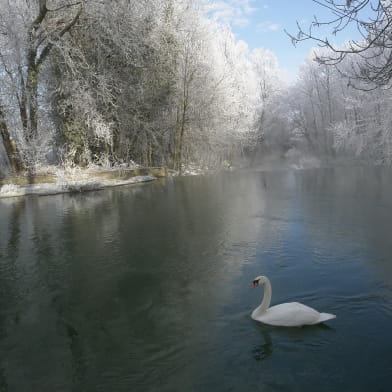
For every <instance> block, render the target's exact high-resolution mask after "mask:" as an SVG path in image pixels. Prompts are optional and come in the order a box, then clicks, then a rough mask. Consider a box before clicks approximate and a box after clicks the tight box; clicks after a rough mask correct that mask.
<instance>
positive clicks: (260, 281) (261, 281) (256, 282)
mask: <svg viewBox="0 0 392 392" xmlns="http://www.w3.org/2000/svg"><path fill="white" fill-rule="evenodd" d="M265 282H268V278H267V277H266V276H263V275H260V276H257V277H256V278H254V279H253V286H252V287H253V288H254V289H255V288H256V287H258V286H259V285H260V284H264V283H265Z"/></svg>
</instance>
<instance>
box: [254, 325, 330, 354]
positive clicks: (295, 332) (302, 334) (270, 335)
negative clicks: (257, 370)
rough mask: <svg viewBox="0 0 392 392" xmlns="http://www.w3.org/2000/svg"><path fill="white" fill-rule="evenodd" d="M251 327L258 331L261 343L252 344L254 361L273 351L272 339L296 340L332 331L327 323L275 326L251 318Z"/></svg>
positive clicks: (277, 340)
mask: <svg viewBox="0 0 392 392" xmlns="http://www.w3.org/2000/svg"><path fill="white" fill-rule="evenodd" d="M252 324H253V327H254V328H255V329H256V330H257V331H258V332H259V333H260V335H261V337H262V341H263V342H262V343H260V344H257V345H255V346H253V348H252V350H251V351H252V356H253V358H254V359H255V360H256V361H264V360H266V359H268V358H269V357H270V356H271V355H272V354H273V352H274V340H275V341H276V342H279V341H280V340H282V339H285V340H289V341H292V342H296V341H298V340H299V339H301V340H302V339H310V338H314V337H317V336H319V334H320V332H321V331H328V332H334V331H335V329H334V328H333V327H331V326H329V325H327V324H324V323H321V324H317V325H305V326H303V327H276V326H272V325H267V324H263V323H260V322H258V321H255V320H252Z"/></svg>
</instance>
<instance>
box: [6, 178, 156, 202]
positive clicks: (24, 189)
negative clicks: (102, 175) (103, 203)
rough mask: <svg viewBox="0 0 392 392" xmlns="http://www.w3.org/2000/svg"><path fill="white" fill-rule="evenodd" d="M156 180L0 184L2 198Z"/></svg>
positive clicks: (84, 189)
mask: <svg viewBox="0 0 392 392" xmlns="http://www.w3.org/2000/svg"><path fill="white" fill-rule="evenodd" d="M153 180H156V177H153V176H135V177H131V178H129V179H127V180H106V179H91V178H90V179H88V180H87V179H84V180H78V181H68V180H65V179H64V178H59V179H58V181H57V182H56V183H42V184H28V185H15V184H6V185H3V186H1V185H0V198H5V197H17V196H24V195H40V196H46V195H56V194H58V193H67V192H84V191H92V190H98V189H103V188H107V187H114V186H120V185H128V184H136V183H141V182H148V181H153Z"/></svg>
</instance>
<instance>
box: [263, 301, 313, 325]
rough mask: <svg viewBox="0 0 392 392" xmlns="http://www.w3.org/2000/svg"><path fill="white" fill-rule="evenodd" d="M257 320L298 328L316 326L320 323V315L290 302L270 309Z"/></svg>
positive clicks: (308, 308) (309, 308)
mask: <svg viewBox="0 0 392 392" xmlns="http://www.w3.org/2000/svg"><path fill="white" fill-rule="evenodd" d="M257 319H258V321H261V322H263V323H266V324H270V325H280V326H283V327H297V326H298V327H299V326H302V325H309V324H317V323H318V322H319V321H320V320H319V319H320V313H319V312H317V310H315V309H313V308H311V307H309V306H306V305H303V304H300V303H298V302H290V303H284V304H280V305H275V306H272V307H270V308H269V309H267V311H266V312H265V313H264V314H262V315H261V316H259V317H258V318H257Z"/></svg>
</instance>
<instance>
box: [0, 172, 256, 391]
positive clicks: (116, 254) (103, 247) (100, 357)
mask: <svg viewBox="0 0 392 392" xmlns="http://www.w3.org/2000/svg"><path fill="white" fill-rule="evenodd" d="M238 181H239V182H238ZM238 181H237V182H236V181H233V182H232V183H231V182H230V181H222V180H219V178H218V177H217V179H216V181H215V180H213V181H212V180H210V179H205V178H189V179H176V180H175V181H173V182H172V183H168V185H167V186H165V185H163V184H161V183H156V184H149V185H148V186H138V187H124V188H121V189H120V188H118V189H113V190H105V191H100V192H89V193H85V194H71V195H57V196H50V197H28V198H24V199H20V203H21V204H20V205H19V204H18V203H16V202H15V203H13V204H10V208H9V210H10V211H12V213H10V215H9V217H8V218H7V222H8V223H7V224H8V225H9V227H8V226H7V228H6V230H5V233H7V235H8V237H7V238H8V243H9V250H8V253H7V254H5V256H6V257H5V260H6V262H7V263H9V262H10V260H12V259H14V260H15V262H16V265H17V267H16V270H15V272H14V274H15V279H10V280H9V281H8V282H7V284H8V286H3V287H7V289H6V291H7V292H6V293H5V297H4V300H5V301H9V303H11V302H12V300H11V293H13V294H12V296H13V301H14V302H13V305H12V307H14V309H15V310H13V311H10V312H7V313H3V312H0V314H1V316H0V317H3V318H4V319H5V320H2V323H3V324H4V323H12V329H11V328H9V329H8V330H7V336H5V337H4V339H5V341H6V342H8V343H9V344H8V345H6V347H7V350H6V351H7V352H6V354H7V355H6V356H5V357H7V363H5V362H2V363H1V362H0V363H1V366H0V369H1V370H2V374H3V377H2V376H1V375H0V379H1V378H2V379H3V380H4V384H7V383H8V385H17V386H18V387H19V389H28V388H30V385H29V382H30V381H31V380H32V379H35V380H42V379H45V380H46V383H47V385H59V384H62V385H63V386H64V387H65V388H69V389H71V388H72V386H74V387H76V388H78V387H80V389H82V388H83V387H84V386H85V385H86V384H88V383H93V384H94V385H100V384H104V383H105V382H107V381H108V379H107V378H105V377H106V374H107V373H105V372H104V370H105V371H106V370H108V371H109V370H111V371H112V372H113V374H114V375H116V376H118V377H119V378H121V377H128V378H129V377H131V378H132V377H133V378H134V381H135V382H143V379H144V378H145V377H146V374H147V373H148V371H147V373H146V370H145V369H150V370H149V371H150V377H151V378H152V379H154V378H156V380H158V381H159V380H160V379H163V380H164V379H170V378H171V379H172V380H174V378H175V377H177V376H178V373H177V374H176V373H175V372H173V371H172V372H171V373H170V371H171V369H172V368H171V366H172V365H173V361H174V362H177V363H184V364H185V363H186V360H187V359H189V358H192V357H194V356H195V353H197V352H199V351H198V350H203V347H204V346H203V345H205V344H206V343H207V342H208V341H209V340H211V339H213V337H211V336H210V335H209V334H210V333H211V334H213V333H216V329H215V330H214V329H213V328H211V329H208V328H206V323H207V322H208V320H209V318H210V317H212V315H214V314H215V312H216V309H217V308H219V306H221V304H222V303H224V302H225V301H227V298H229V297H230V292H231V290H232V287H231V284H230V282H231V280H232V279H233V278H234V277H235V275H236V274H239V273H241V266H242V260H243V259H244V258H246V257H249V255H252V254H253V253H254V251H255V250H254V249H253V248H252V246H254V244H255V243H256V238H257V235H258V233H260V220H259V219H258V218H257V217H258V216H260V213H261V212H262V211H263V201H262V197H261V191H260V189H261V188H262V183H261V180H260V181H257V180H256V181H254V178H250V177H246V176H245V177H244V178H241V179H238ZM249 216H255V217H256V218H255V219H251V220H250V221H249ZM3 224H4V223H3ZM3 238H4V237H3V236H2V239H0V243H1V242H2V241H4V239H3ZM22 239H23V241H22ZM2 247H3V248H4V246H2ZM7 249H8V248H7ZM2 252H3V250H2ZM12 252H14V253H12ZM10 306H11V305H10ZM16 315H17V316H16ZM14 317H15V318H17V319H18V321H17V322H14V321H12V320H13V318H14ZM16 341H17V344H14V343H15V342H16ZM130 353H133V354H132V355H133V356H130ZM112 354H113V355H112ZM181 358H182V360H181ZM0 361H1V360H0ZM125 363H126V364H127V368H124V364H125ZM59 364H61V365H59ZM21 368H23V369H27V370H24V371H25V377H20V373H19V371H20V369H21ZM18 369H19V370H18ZM130 369H131V370H130ZM187 369H189V372H191V371H192V372H194V373H192V374H187V373H186V372H185V373H184V379H183V380H182V381H183V383H184V385H188V384H189V383H191V382H192V378H193V377H197V369H194V368H192V367H187ZM191 369H193V370H191ZM0 373H1V372H0Z"/></svg>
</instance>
